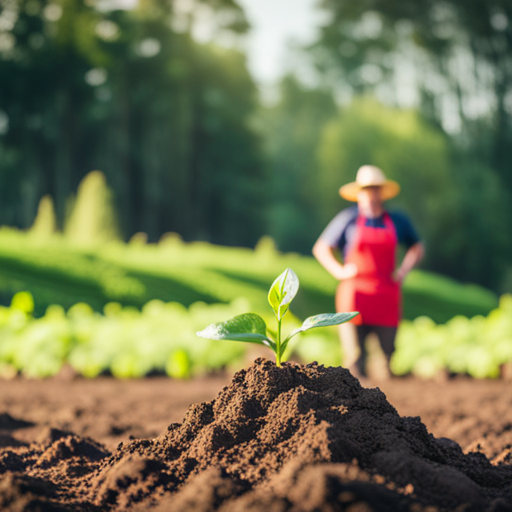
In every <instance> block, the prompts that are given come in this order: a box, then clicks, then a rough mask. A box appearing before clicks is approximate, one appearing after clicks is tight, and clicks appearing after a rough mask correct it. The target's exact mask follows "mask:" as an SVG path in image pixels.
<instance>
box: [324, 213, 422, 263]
mask: <svg viewBox="0 0 512 512" xmlns="http://www.w3.org/2000/svg"><path fill="white" fill-rule="evenodd" d="M387 213H388V214H389V216H390V217H391V220H392V222H393V225H394V226H395V231H396V236H397V238H398V243H399V244H401V245H404V246H405V247H406V248H407V249H408V248H409V247H411V246H413V245H414V244H416V243H418V242H419V241H420V240H421V239H420V237H419V236H418V233H417V232H416V230H415V229H414V226H413V225H412V223H411V221H410V220H409V217H407V215H405V213H403V212H399V211H392V212H387ZM358 215H359V209H358V207H357V205H356V206H351V207H350V208H346V209H345V210H342V211H341V212H340V213H338V215H336V217H334V219H332V220H331V222H329V224H328V225H327V227H326V228H325V229H324V231H323V232H322V234H321V235H320V238H321V239H322V240H323V241H324V242H325V243H326V244H328V245H329V247H332V248H337V249H339V250H340V251H341V253H342V254H343V258H345V257H346V255H347V252H348V249H349V248H350V245H351V243H352V242H353V240H354V235H355V233H356V229H357V217H358ZM365 225H366V226H372V227H375V228H383V227H384V215H381V216H380V217H376V218H374V219H371V218H369V219H366V222H365Z"/></svg>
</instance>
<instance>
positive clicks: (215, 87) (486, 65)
mask: <svg viewBox="0 0 512 512" xmlns="http://www.w3.org/2000/svg"><path fill="white" fill-rule="evenodd" d="M119 7H120V4H119V3H116V2H115V1H114V0H88V1H84V0H3V1H2V3H1V7H0V76H1V77H2V80H0V222H1V223H2V224H4V225H9V226H16V227H19V228H28V227H30V226H33V225H34V220H35V218H36V215H37V211H38V207H40V208H41V210H40V214H41V215H43V211H46V212H47V215H50V213H49V211H50V210H49V209H50V206H49V202H48V201H49V200H48V199H43V202H42V203H41V205H39V203H40V201H41V199H42V198H45V197H48V196H49V197H50V198H51V199H52V201H53V206H52V207H53V210H54V218H55V221H54V222H55V226H53V225H51V223H50V224H48V223H47V224H44V223H43V224H41V222H42V221H41V220H38V222H39V223H40V226H39V227H37V229H38V230H39V232H40V233H43V231H44V230H45V229H46V230H49V231H51V232H53V231H55V230H61V231H64V232H66V234H67V236H68V237H69V238H70V239H75V241H77V238H80V237H83V238H84V240H86V239H87V238H88V237H90V236H92V235H91V233H86V232H85V231H84V230H83V222H85V220H84V218H85V217H87V215H88V213H87V211H86V210H85V209H84V208H86V207H85V206H83V205H80V204H78V203H77V202H76V200H75V197H74V196H75V194H76V193H77V190H78V186H79V183H80V182H81V181H82V180H83V178H84V177H85V176H86V175H87V174H88V173H89V172H90V171H92V170H93V169H100V170H101V171H102V172H103V173H104V176H105V178H101V177H100V175H99V174H96V178H92V177H91V178H90V183H89V185H86V184H83V185H82V186H84V187H85V186H90V187H93V188H94V187H95V186H97V185H99V181H101V180H102V179H106V182H107V183H108V186H109V187H110V191H109V192H108V194H107V195H109V198H107V197H105V198H100V197H98V199H97V201H99V202H102V201H103V202H108V203H109V204H110V205H111V208H112V209H113V211H112V212H111V213H108V212H106V211H104V212H103V213H101V214H99V215H100V217H98V222H100V223H101V222H103V221H102V220H101V215H107V217H109V218H113V217H115V218H116V220H115V226H114V224H113V223H112V222H110V221H108V224H109V226H108V227H106V228H105V229H106V231H105V233H104V234H103V235H102V236H103V238H105V237H106V238H113V239H115V238H120V239H124V240H128V239H130V238H131V237H132V236H133V235H134V234H135V233H146V235H147V240H149V241H150V242H156V241H157V240H158V239H159V238H160V236H161V235H162V234H163V233H165V232H169V231H172V232H177V233H180V235H181V236H182V237H183V238H184V239H185V240H189V241H192V240H203V241H208V242H213V243H217V244H225V245H241V246H247V247H253V246H254V244H255V243H256V242H257V240H258V239H259V238H260V237H261V236H262V235H264V234H268V235H271V236H272V237H273V238H274V239H275V240H276V243H277V245H278V247H279V248H280V249H281V250H285V251H298V252H301V253H309V251H310V249H311V246H312V244H313V242H314V240H315V239H316V237H317V236H318V235H319V233H320V231H321V230H322V228H323V227H324V226H325V224H326V222H327V221H328V220H329V219H330V218H332V216H334V215H335V214H336V213H337V211H338V210H339V209H341V208H342V207H344V206H347V205H346V204H344V203H343V202H342V200H341V199H339V197H338V195H337V189H338V188H339V186H340V185H341V184H343V183H345V182H347V181H350V180H352V179H353V178H354V175H355V171H356V169H357V168H358V167H359V166H360V165H362V164H365V163H373V164H376V165H379V166H381V167H382V168H383V169H384V170H385V172H386V173H387V174H388V175H389V176H390V177H391V178H394V179H397V180H398V181H400V183H401V184H402V190H403V191H402V194H401V195H400V196H399V198H397V200H396V201H395V203H394V205H393V206H395V207H398V208H403V209H404V210H406V211H407V212H409V214H410V215H411V217H412V218H413V220H414V221H415V223H416V224H417V227H418V230H419V231H420V233H421V235H422V236H423V237H424V239H425V240H426V244H427V248H428V251H427V258H426V260H425V262H424V268H426V269H429V270H433V271H436V272H441V273H444V274H447V275H449V276H452V277H454V278H457V279H460V280H463V281H469V282H476V283H478V284H482V285H484V286H487V287H490V288H491V289H493V290H494V291H497V292H504V291H507V290H510V289H511V287H512V283H511V281H512V277H511V276H512V270H511V263H510V261H511V259H510V255H511V253H512V248H511V237H510V236H509V226H510V225H511V221H512V209H511V207H510V204H511V198H512V173H511V172H510V168H511V164H512V156H511V153H510V151H508V147H509V146H510V143H511V138H512V135H511V113H512V100H511V98H512V89H511V87H512V85H511V84H512V80H511V79H510V78H511V73H512V51H511V50H512V48H511V45H512V25H511V24H510V20H511V16H512V2H510V1H508V0H507V1H504V0H491V1H486V0H475V1H472V2H470V3H468V2H462V1H461V0H442V1H433V2H432V1H429V2H427V1H426V0H419V1H417V2H414V5H409V4H403V3H401V2H394V1H393V2H389V1H386V2H383V1H382V0H365V1H364V2H357V3H353V2H348V1H346V0H341V1H330V0H322V1H321V2H318V9H319V10H323V12H324V14H325V17H324V22H323V25H322V26H321V27H320V30H319V32H318V37H317V40H316V41H315V42H314V43H313V44H311V45H310V46H309V47H306V48H298V49H295V60H294V62H297V61H298V62H301V63H302V64H303V66H309V69H310V73H309V76H310V78H309V81H308V82H307V84H306V81H305V80H304V79H303V77H302V75H301V73H300V70H299V71H297V72H296V73H294V72H293V71H290V72H288V73H286V74H285V75H284V76H283V78H282V80H281V83H280V86H279V94H278V99H277V100H276V101H274V102H273V103H269V102H266V103H262V102H261V100H260V97H259V94H258V89H257V87H256V85H255V82H254V79H253V77H251V75H250V73H249V72H248V69H247V65H246V56H245V53H244V45H243V41H244V37H245V35H246V34H247V32H248V30H249V29H250V27H249V24H248V22H247V19H246V17H245V14H244V11H243V9H242V7H241V5H240V4H239V3H237V2H236V1H235V0H191V1H189V2H184V1H181V0H139V2H137V4H136V6H135V7H134V8H132V9H120V8H119ZM198 24H202V26H203V28H204V27H206V29H207V31H208V33H209V34H210V37H209V42H207V43H206V42H199V41H198V39H197V37H194V35H193V34H194V28H195V27H196V26H197V25H198ZM311 76H312V77H313V78H311ZM94 179H96V181H97V184H96V185H94V183H93V181H94ZM98 194H100V193H99V192H98ZM45 205H46V206H45ZM109 208H110V206H109ZM45 209H46V210H45ZM47 222H49V221H47ZM43 225H44V227H43ZM34 229H36V226H35V225H34ZM146 235H144V236H146ZM100 238H101V237H100ZM85 243H87V242H85Z"/></svg>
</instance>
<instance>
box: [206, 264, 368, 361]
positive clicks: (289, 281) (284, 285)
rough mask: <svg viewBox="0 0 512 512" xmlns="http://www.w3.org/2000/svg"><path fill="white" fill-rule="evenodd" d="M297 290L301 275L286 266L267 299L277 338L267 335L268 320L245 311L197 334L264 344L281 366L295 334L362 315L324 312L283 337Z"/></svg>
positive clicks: (209, 337)
mask: <svg viewBox="0 0 512 512" xmlns="http://www.w3.org/2000/svg"><path fill="white" fill-rule="evenodd" d="M298 289H299V278H298V277H297V275H296V274H295V272H294V271H293V270H292V269H290V268H287V269H286V270H285V271H284V272H283V273H282V274H281V275H280V276H279V277H278V278H277V279H276V280H275V281H274V283H273V284H272V286H271V287H270V291H269V293H268V301H269V303H270V305H271V306H272V309H273V310H274V314H275V316H276V320H277V331H276V333H275V341H274V340H273V339H272V338H270V337H269V336H268V335H267V325H266V324H265V320H263V318H261V316H259V315H257V314H256V313H244V314H242V315H237V316H235V317H233V318H231V319H230V320H227V321H225V322H220V323H217V324H211V325H209V326H208V327H207V328H206V329H204V330H203V331H200V332H198V333H197V335H198V336H199V337H201V338H206V339H209V340H232V341H244V342H247V343H258V344H260V345H265V346H267V347H269V348H270V349H272V350H273V351H274V353H275V354H276V365H277V366H281V362H282V359H283V354H284V351H285V350H286V347H287V346H288V343H289V341H290V340H291V339H292V338H293V337H294V336H295V335H296V334H299V333H300V332H305V331H308V330H309V329H313V328H315V327H328V326H330V325H339V324H343V323H345V322H348V321H349V320H352V318H354V317H355V316H357V315H358V314H359V312H357V311H353V312H350V313H324V314H321V315H315V316H310V317H309V318H306V320H304V323H303V324H302V325H301V326H300V327H299V328H298V329H295V330H294V331H292V332H291V333H290V334H289V335H288V336H287V337H286V338H284V339H283V336H282V332H281V326H282V322H283V317H284V315H285V314H286V312H287V311H288V308H289V307H290V303H291V301H292V300H293V299H294V297H295V295H296V294H297V291H298Z"/></svg>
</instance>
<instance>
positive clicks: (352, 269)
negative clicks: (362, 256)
mask: <svg viewBox="0 0 512 512" xmlns="http://www.w3.org/2000/svg"><path fill="white" fill-rule="evenodd" d="M333 275H334V277H335V278H336V279H337V280H338V281H343V280H344V279H350V278H351V277H355V276H356V275H357V267H356V266H355V265H354V263H346V264H345V265H340V266H339V268H338V269H336V271H335V273H333Z"/></svg>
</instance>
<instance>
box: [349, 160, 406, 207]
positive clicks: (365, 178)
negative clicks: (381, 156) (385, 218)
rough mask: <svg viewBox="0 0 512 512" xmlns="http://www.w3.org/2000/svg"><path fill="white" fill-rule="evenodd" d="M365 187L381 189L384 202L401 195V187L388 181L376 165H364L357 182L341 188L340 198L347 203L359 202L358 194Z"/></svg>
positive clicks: (360, 169) (358, 172) (359, 171)
mask: <svg viewBox="0 0 512 512" xmlns="http://www.w3.org/2000/svg"><path fill="white" fill-rule="evenodd" d="M364 187H381V197H382V200H383V201H386V199H391V198H392V197H395V196H397V195H398V194H399V193H400V185H399V184H398V183H397V182H396V181H393V180H388V179H386V176H384V173H383V172H382V171H381V170H380V169H379V168H378V167H375V166H374V165H363V166H362V167H359V169H358V171H357V176H356V181H352V182H350V183H347V184H346V185H343V187H341V188H340V196H341V197H343V199H346V200H347V201H357V193H358V192H359V191H360V190H361V189H362V188H364Z"/></svg>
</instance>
